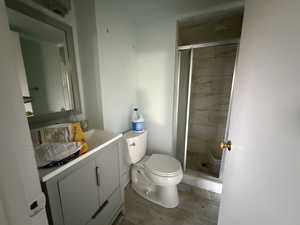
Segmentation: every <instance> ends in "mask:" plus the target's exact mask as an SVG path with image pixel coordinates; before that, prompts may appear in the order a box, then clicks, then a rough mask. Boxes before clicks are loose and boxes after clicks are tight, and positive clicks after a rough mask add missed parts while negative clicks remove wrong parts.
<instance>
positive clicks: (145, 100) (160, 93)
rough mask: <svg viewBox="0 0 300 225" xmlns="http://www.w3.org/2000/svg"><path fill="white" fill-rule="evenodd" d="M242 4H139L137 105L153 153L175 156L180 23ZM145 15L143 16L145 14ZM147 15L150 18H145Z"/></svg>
mask: <svg viewBox="0 0 300 225" xmlns="http://www.w3.org/2000/svg"><path fill="white" fill-rule="evenodd" d="M241 5H242V3H241V2H240V1H199V0H197V1H194V0H189V1H180V0H177V1H174V0H170V1H151V3H150V2H148V3H147V4H145V2H143V1H138V3H137V5H136V7H135V8H134V9H136V10H137V12H138V14H137V15H135V20H136V22H137V68H138V88H137V101H138V105H139V106H140V107H141V108H142V110H143V111H144V114H145V119H146V122H147V127H148V130H149V139H148V140H149V145H148V150H149V151H150V152H163V153H169V154H172V155H175V147H173V136H172V130H173V110H174V108H173V106H174V103H175V102H174V99H173V97H174V96H173V93H174V79H175V53H176V51H175V48H176V21H177V20H178V19H181V18H185V17H189V16H193V15H200V14H205V13H209V12H212V11H219V10H225V9H228V8H232V7H238V6H241ZM142 12H143V13H142ZM145 12H147V13H146V15H145V14H144V13H145Z"/></svg>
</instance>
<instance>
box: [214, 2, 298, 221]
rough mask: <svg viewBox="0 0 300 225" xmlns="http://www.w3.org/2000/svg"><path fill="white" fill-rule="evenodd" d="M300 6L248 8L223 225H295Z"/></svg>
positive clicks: (270, 4)
mask: <svg viewBox="0 0 300 225" xmlns="http://www.w3.org/2000/svg"><path fill="white" fill-rule="evenodd" d="M299 11H300V1H298V0H297V1H294V0H288V1H284V2H283V1H281V0H272V1H260V0H247V1H246V5H245V15H244V24H243V31H242V38H241V43H240V52H239V58H238V65H237V75H236V81H235V87H234V96H233V104H232V113H231V122H230V133H229V135H230V139H231V140H232V142H233V148H232V150H231V152H230V153H228V154H226V164H225V171H224V183H223V194H222V200H221V208H220V215H219V225H233V224H239V225H253V224H270V225H282V224H284V225H296V224H300V222H299V203H300V195H299V190H300V174H299V171H300V163H299V159H300V151H299V144H300V139H299V137H300V101H299V99H300V92H299V87H300V76H299V71H300V64H299V58H300V45H299V40H300V29H299V15H300V14H299Z"/></svg>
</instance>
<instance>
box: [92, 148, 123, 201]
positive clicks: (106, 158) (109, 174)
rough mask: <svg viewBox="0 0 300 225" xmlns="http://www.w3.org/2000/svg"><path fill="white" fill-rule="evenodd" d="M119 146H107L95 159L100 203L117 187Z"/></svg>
mask: <svg viewBox="0 0 300 225" xmlns="http://www.w3.org/2000/svg"><path fill="white" fill-rule="evenodd" d="M118 150H119V144H118V143H117V144H112V145H109V146H107V147H106V148H105V149H103V151H102V152H101V153H100V154H99V156H98V157H97V159H96V169H97V170H98V173H99V175H100V179H99V181H98V187H99V194H100V197H101V201H102V202H104V201H105V200H107V199H108V198H109V197H110V195H111V194H112V193H113V192H114V191H115V190H116V189H117V188H118V187H119V185H120V176H119V154H118Z"/></svg>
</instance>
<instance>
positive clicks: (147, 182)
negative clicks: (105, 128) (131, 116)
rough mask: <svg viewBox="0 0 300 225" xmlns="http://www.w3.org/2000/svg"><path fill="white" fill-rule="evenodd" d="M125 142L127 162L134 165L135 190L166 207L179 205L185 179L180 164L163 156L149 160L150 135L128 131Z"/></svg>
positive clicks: (171, 158)
mask: <svg viewBox="0 0 300 225" xmlns="http://www.w3.org/2000/svg"><path fill="white" fill-rule="evenodd" d="M124 138H125V140H126V144H127V145H128V154H127V161H128V163H130V164H132V168H131V180H132V187H133V189H134V190H135V191H136V192H137V193H138V194H140V195H141V196H142V197H144V198H146V199H148V200H150V201H152V202H154V203H156V204H159V205H161V206H163V207H166V208H174V207H176V206H177V205H178V203H179V198H178V191H177V184H179V183H180V181H181V180H182V177H183V173H182V168H181V165H180V162H179V161H178V160H176V159H175V158H173V157H171V156H168V155H163V154H153V155H151V156H146V155H145V154H146V145H147V131H144V132H143V133H135V132H133V131H129V132H127V133H126V134H125V135H124Z"/></svg>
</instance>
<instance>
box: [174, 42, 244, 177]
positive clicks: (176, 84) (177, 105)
mask: <svg viewBox="0 0 300 225" xmlns="http://www.w3.org/2000/svg"><path fill="white" fill-rule="evenodd" d="M230 44H236V45H237V52H236V57H235V65H234V70H233V75H232V84H231V91H230V99H229V106H228V113H227V119H226V127H225V135H224V139H227V138H228V130H229V126H230V112H231V107H232V106H231V105H232V98H233V91H234V81H235V76H236V66H237V59H238V57H237V56H238V52H239V44H240V39H230V40H221V41H216V42H207V43H199V44H192V45H183V46H178V47H177V49H176V60H175V61H176V72H175V79H174V80H175V82H174V96H173V98H174V107H173V110H174V120H173V122H174V126H173V139H174V140H173V144H174V145H175V146H174V149H176V153H175V154H176V155H177V154H178V149H177V143H178V141H179V138H181V140H182V142H184V150H183V156H181V157H178V155H177V158H181V159H182V161H181V164H182V167H183V170H184V171H185V170H186V158H187V144H188V141H187V139H188V132H189V108H190V94H191V84H192V69H193V68H192V67H193V49H195V48H206V47H214V46H222V45H230ZM184 50H190V51H191V54H190V69H189V74H188V76H189V77H188V79H189V81H188V82H189V85H188V88H187V90H186V91H187V92H188V98H187V101H186V102H184V103H183V104H180V103H179V90H180V63H181V61H180V52H181V51H184ZM182 107H184V108H186V114H187V115H186V120H185V136H184V137H178V125H179V123H178V112H179V108H182ZM225 157H226V151H223V153H222V160H221V168H220V173H219V177H218V179H219V180H222V178H223V170H224V162H225Z"/></svg>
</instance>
